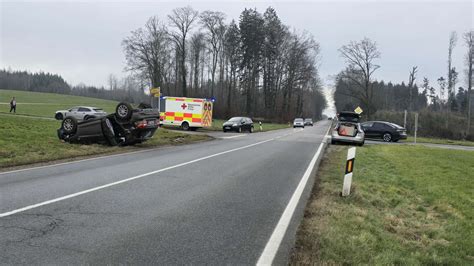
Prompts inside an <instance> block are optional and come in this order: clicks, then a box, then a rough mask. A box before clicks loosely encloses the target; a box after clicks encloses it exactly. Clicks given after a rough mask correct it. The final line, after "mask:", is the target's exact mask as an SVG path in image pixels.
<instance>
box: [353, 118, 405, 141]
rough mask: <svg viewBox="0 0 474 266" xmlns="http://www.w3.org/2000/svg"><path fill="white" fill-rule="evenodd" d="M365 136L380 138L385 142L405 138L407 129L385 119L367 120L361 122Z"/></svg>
mask: <svg viewBox="0 0 474 266" xmlns="http://www.w3.org/2000/svg"><path fill="white" fill-rule="evenodd" d="M362 129H363V130H364V132H365V137H366V138H370V139H382V140H383V141H386V142H392V141H393V142H397V141H399V140H401V139H406V138H407V131H406V129H405V128H403V127H402V126H399V125H397V124H394V123H390V122H385V121H367V122H364V123H362Z"/></svg>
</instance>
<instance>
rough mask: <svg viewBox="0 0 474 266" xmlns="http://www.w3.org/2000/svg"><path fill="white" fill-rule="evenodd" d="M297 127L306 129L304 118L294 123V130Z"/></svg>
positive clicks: (296, 119)
mask: <svg viewBox="0 0 474 266" xmlns="http://www.w3.org/2000/svg"><path fill="white" fill-rule="evenodd" d="M296 127H302V128H304V120H303V118H295V120H294V121H293V128H296Z"/></svg>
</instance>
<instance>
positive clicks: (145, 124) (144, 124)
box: [135, 119, 148, 128]
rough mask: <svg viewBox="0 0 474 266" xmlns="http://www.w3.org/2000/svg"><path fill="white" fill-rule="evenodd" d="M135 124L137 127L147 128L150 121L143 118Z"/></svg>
mask: <svg viewBox="0 0 474 266" xmlns="http://www.w3.org/2000/svg"><path fill="white" fill-rule="evenodd" d="M135 125H136V127H137V128H146V126H147V125H148V122H147V121H146V120H145V119H143V120H142V121H140V122H136V123H135Z"/></svg>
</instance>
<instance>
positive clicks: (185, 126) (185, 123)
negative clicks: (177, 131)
mask: <svg viewBox="0 0 474 266" xmlns="http://www.w3.org/2000/svg"><path fill="white" fill-rule="evenodd" d="M181 129H182V130H185V131H188V130H189V123H188V122H183V123H182V124H181Z"/></svg>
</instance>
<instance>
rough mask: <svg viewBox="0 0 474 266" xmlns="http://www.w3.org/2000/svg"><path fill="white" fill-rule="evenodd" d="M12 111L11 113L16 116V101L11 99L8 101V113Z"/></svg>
mask: <svg viewBox="0 0 474 266" xmlns="http://www.w3.org/2000/svg"><path fill="white" fill-rule="evenodd" d="M12 111H13V113H15V114H16V99H15V97H13V99H12V100H11V101H10V113H11V112H12Z"/></svg>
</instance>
